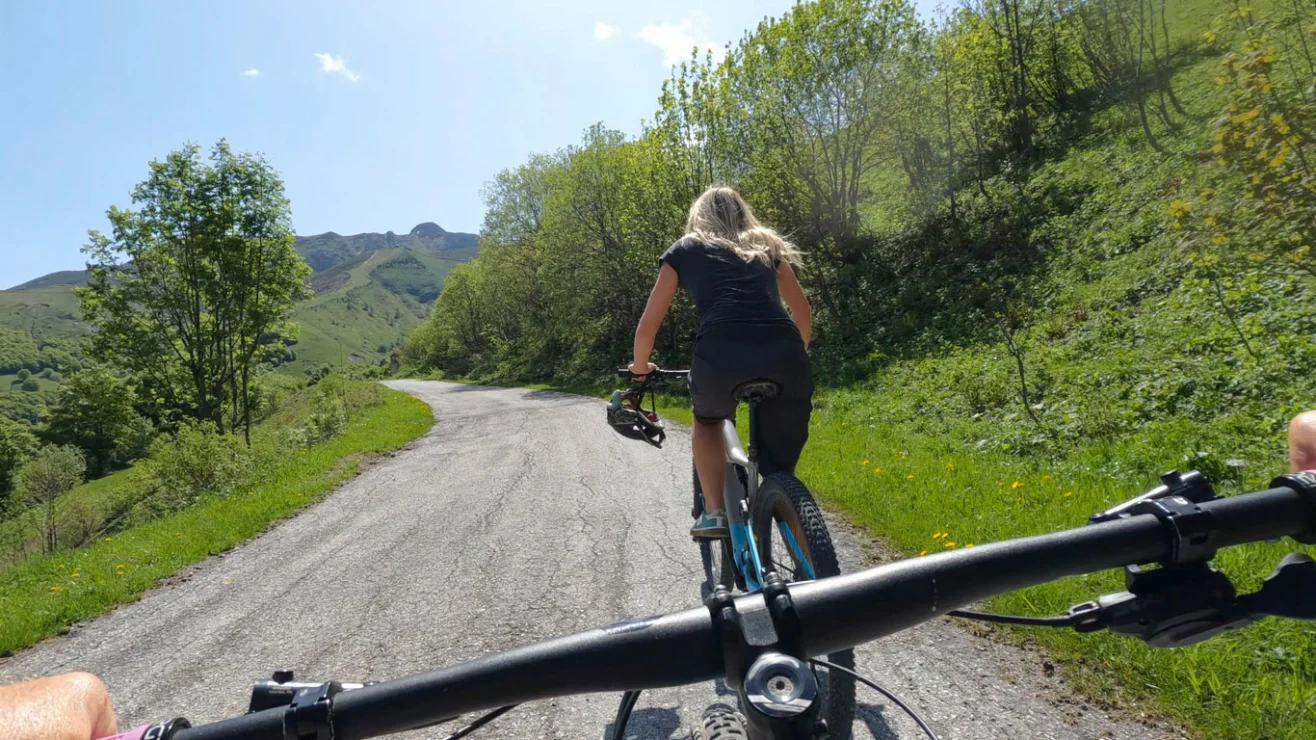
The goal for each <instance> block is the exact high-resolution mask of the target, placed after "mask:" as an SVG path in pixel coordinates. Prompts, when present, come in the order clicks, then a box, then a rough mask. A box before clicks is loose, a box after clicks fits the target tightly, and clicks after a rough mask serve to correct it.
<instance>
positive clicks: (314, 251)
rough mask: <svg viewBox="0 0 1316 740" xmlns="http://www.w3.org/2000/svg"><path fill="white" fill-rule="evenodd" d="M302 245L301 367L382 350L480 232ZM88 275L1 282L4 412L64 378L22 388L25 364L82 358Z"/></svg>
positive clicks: (38, 398) (18, 411)
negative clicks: (306, 268) (80, 293)
mask: <svg viewBox="0 0 1316 740" xmlns="http://www.w3.org/2000/svg"><path fill="white" fill-rule="evenodd" d="M296 244H297V250H298V252H299V253H301V254H302V256H303V257H305V258H306V259H307V261H308V262H309V263H310V264H311V265H312V267H313V268H315V270H316V271H315V273H314V274H313V275H312V278H311V286H312V288H313V289H314V291H315V296H314V297H313V298H311V299H310V300H309V301H307V302H306V303H304V304H302V305H301V306H299V307H298V308H297V311H296V313H295V315H294V319H295V321H296V322H297V323H298V324H299V325H300V336H299V337H298V341H297V344H295V345H293V346H292V348H291V349H292V352H293V356H294V357H295V359H294V360H292V361H290V362H286V363H285V364H283V365H282V366H280V370H281V371H283V372H289V373H295V374H298V375H300V374H302V373H304V372H309V371H311V370H312V369H314V368H316V367H318V366H320V365H324V364H328V365H333V366H337V365H339V364H340V363H371V364H377V363H379V362H380V361H381V360H383V359H385V358H386V357H387V356H388V354H389V353H390V352H391V351H392V350H393V349H394V348H395V347H396V346H398V344H400V343H401V341H402V339H403V338H404V337H405V336H406V334H407V332H409V331H410V330H411V328H412V327H413V326H415V325H416V324H417V323H418V322H419V321H420V320H421V319H423V318H424V317H425V316H427V315H428V314H429V310H430V306H431V304H432V303H433V302H434V298H435V297H436V296H437V295H438V294H439V291H440V290H441V289H442V287H443V280H444V277H445V276H446V275H447V274H448V272H449V271H450V270H451V269H452V268H453V267H454V266H455V265H457V264H459V263H460V262H463V261H466V260H469V259H471V258H472V257H474V255H475V251H476V247H475V235H474V234H462V233H455V232H447V231H444V230H443V229H441V228H439V227H438V226H437V225H435V224H432V223H423V224H420V225H418V226H416V228H414V229H412V230H411V232H410V233H408V234H404V235H401V236H399V235H395V234H393V232H387V233H384V234H378V233H372V234H356V235H352V236H339V235H338V234H334V233H332V232H330V233H326V234H317V235H315V236H308V237H301V236H299V237H297V242H296ZM85 283H86V273H85V272H83V271H78V270H68V271H63V272H55V273H51V274H49V275H45V276H42V277H39V278H37V279H35V280H31V281H28V282H26V283H23V284H22V285H19V286H17V287H14V288H11V289H9V290H0V331H3V330H6V329H7V330H10V331H11V332H14V331H16V332H18V334H17V335H12V334H11V335H6V336H8V337H9V338H10V339H13V340H15V341H12V342H9V341H0V414H5V415H6V416H10V417H12V418H24V419H28V420H35V419H36V418H38V417H39V416H40V415H41V413H42V412H43V410H44V409H45V406H46V404H47V402H48V401H49V400H50V399H52V398H53V396H54V390H55V388H57V387H58V382H57V380H51V379H50V378H40V379H39V383H38V384H39V385H40V389H39V390H37V391H23V390H22V389H21V385H22V384H21V382H15V381H16V380H17V375H16V373H17V371H18V369H19V368H20V367H24V366H26V367H27V369H28V370H29V371H30V372H32V373H33V374H38V373H42V372H45V371H47V370H49V371H51V372H55V373H58V372H67V371H68V370H70V369H73V370H76V369H77V367H78V366H79V364H80V363H79V360H80V356H79V353H78V348H77V343H78V341H79V340H80V338H81V337H83V336H84V335H85V334H86V333H87V331H88V327H87V325H86V324H85V323H84V322H82V320H81V319H80V318H79V316H78V301H77V298H76V297H75V296H74V295H73V293H72V288H73V287H76V286H78V285H83V284H85ZM4 339H5V337H2V336H0V340H4ZM18 339H22V341H17V340H18ZM7 354H12V355H14V356H13V357H7V356H6V355H7ZM20 355H21V356H20ZM55 377H56V378H58V375H56V376H55Z"/></svg>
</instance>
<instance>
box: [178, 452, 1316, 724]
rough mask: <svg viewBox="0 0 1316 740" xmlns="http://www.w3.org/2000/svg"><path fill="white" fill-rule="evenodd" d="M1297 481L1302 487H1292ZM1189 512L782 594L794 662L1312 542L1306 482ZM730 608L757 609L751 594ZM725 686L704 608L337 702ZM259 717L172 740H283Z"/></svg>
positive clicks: (1314, 487) (416, 719)
mask: <svg viewBox="0 0 1316 740" xmlns="http://www.w3.org/2000/svg"><path fill="white" fill-rule="evenodd" d="M1304 475H1305V474H1304ZM1272 485H1273V486H1275V487H1273V488H1271V489H1269V490H1265V491H1260V492H1257V493H1250V494H1243V495H1239V496H1234V497H1229V498H1221V499H1215V500H1211V501H1206V502H1203V503H1201V504H1199V505H1198V507H1199V508H1198V509H1196V510H1194V513H1193V515H1192V524H1191V526H1187V525H1186V524H1185V521H1186V519H1185V518H1184V517H1180V518H1179V519H1175V517H1174V515H1165V516H1161V515H1157V514H1153V513H1137V514H1133V515H1129V516H1126V517H1123V518H1119V519H1115V520H1112V521H1104V522H1099V523H1095V524H1089V525H1088V526H1085V527H1081V528H1078V529H1071V530H1066V531H1063V532H1056V533H1052V534H1044V535H1037V536H1033V537H1023V538H1020V539H1014V540H1007V541H1003V542H998V543H991V544H984V545H979V546H977V547H974V548H973V549H965V550H956V551H951V552H945V553H939V554H936V555H931V556H926V557H922V558H917V559H912V560H904V561H900V562H895V563H890V564H887V565H883V566H879V567H875V568H871V569H868V570H865V571H861V572H858V573H853V574H850V575H842V576H836V577H833V578H828V579H826V580H822V581H814V582H807V583H799V584H794V585H791V586H789V593H790V598H791V600H792V601H793V603H794V608H795V611H796V613H797V614H798V616H799V623H800V626H801V630H800V632H801V634H802V636H803V639H804V648H805V651H806V652H807V653H808V655H810V656H821V655H825V654H827V653H831V652H835V651H838V650H842V649H845V648H849V647H853V646H855V645H859V644H861V643H865V642H869V641H872V640H876V639H878V638H881V637H884V636H886V635H890V634H893V633H895V632H898V631H900V630H903V629H907V628H909V627H912V626H914V625H916V624H919V623H920V622H925V621H927V620H929V619H932V618H934V617H937V616H940V615H943V614H946V613H947V612H950V611H952V610H955V609H957V608H959V607H963V606H966V605H968V604H971V603H974V602H977V601H981V600H983V599H985V598H988V597H991V596H994V595H997V594H1001V593H1005V592H1008V591H1013V590H1016V589H1020V588H1024V587H1027V586H1033V585H1037V584H1041V583H1046V582H1048V581H1053V580H1056V579H1059V578H1064V577H1067V576H1074V575H1081V574H1084V573H1091V572H1096V571H1101V570H1107V569H1110V568H1118V567H1122V566H1131V565H1138V564H1146V563H1153V562H1166V563H1169V562H1172V561H1173V559H1174V558H1175V557H1177V555H1178V554H1179V553H1180V552H1181V549H1180V548H1181V545H1182V544H1183V541H1184V540H1185V539H1187V538H1200V537H1206V538H1208V539H1209V540H1210V543H1211V545H1212V546H1214V547H1217V548H1218V547H1227V546H1231V545H1238V544H1243V543H1248V542H1257V541H1263V540H1271V539H1277V538H1280V537H1284V536H1288V537H1293V538H1295V539H1298V540H1299V541H1311V540H1312V539H1313V537H1316V476H1307V477H1303V476H1301V475H1299V476H1283V477H1281V478H1277V479H1276V480H1275V481H1274V482H1273V483H1272ZM735 603H736V605H737V607H738V608H742V609H743V610H745V611H749V610H753V609H755V608H756V604H757V608H760V609H761V608H762V604H763V596H762V594H761V593H756V594H748V595H743V596H739V597H737V598H736V599H735ZM724 675H725V666H724V664H723V653H722V651H721V649H720V646H719V632H718V630H717V628H716V627H715V625H714V621H713V618H712V616H711V615H710V611H709V609H707V608H702V607H701V608H695V609H689V610H686V611H682V612H676V613H672V614H666V615H661V616H656V617H649V618H646V619H638V620H633V621H629V622H621V623H618V624H614V625H610V626H607V627H602V628H598V629H592V630H589V631H586V632H581V633H578V634H575V635H570V636H566V637H559V638H556V639H553V640H548V641H546V642H541V643H537V644H533V645H527V646H523V647H520V648H516V649H514V650H510V651H508V652H504V653H499V654H496V655H491V656H486V657H484V658H480V659H477V660H473V661H470V662H467V663H461V664H458V665H455V666H451V667H448V668H443V669H440V670H436V671H431V672H428V673H422V674H418V675H415V676H410V677H408V678H402V679H399V680H395V681H388V682H384V683H378V684H373V685H368V686H365V687H363V688H359V689H354V690H352V691H344V692H342V693H340V694H338V695H337V697H336V698H335V700H334V701H333V704H332V716H333V726H334V729H335V734H334V737H335V738H338V739H339V740H358V739H359V738H368V737H374V736H377V735H382V734H388V733H393V732H401V731H403V730H408V729H415V728H419V727H424V726H427V725H432V724H435V723H437V722H440V721H443V720H446V719H451V718H453V717H456V716H458V715H461V714H465V713H468V712H474V711H479V710H486V709H493V708H497V707H502V706H506V705H510V704H517V703H522V702H527V701H533V700H539V699H548V698H553V697H560V696H568V695H574V694H583V693H592V692H605V691H630V690H639V689H652V688H664V687H672V686H681V685H685V684H690V683H697V682H702V681H707V680H711V679H714V678H718V677H722V676H724ZM283 720H284V711H283V710H282V709H268V710H265V711H260V712H254V713H252V714H248V715H245V716H243V717H238V718H235V719H230V720H224V721H221V722H217V723H215V724H211V725H206V726H203V727H198V728H194V729H185V730H180V731H178V732H176V733H175V734H174V735H173V736H172V737H171V740H282V739H283V737H284V729H283Z"/></svg>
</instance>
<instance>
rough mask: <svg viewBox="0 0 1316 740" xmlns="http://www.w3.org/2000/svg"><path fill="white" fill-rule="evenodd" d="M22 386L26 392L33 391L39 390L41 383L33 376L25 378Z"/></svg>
mask: <svg viewBox="0 0 1316 740" xmlns="http://www.w3.org/2000/svg"><path fill="white" fill-rule="evenodd" d="M22 388H23V390H25V391H27V392H28V393H35V392H37V391H39V390H41V384H40V383H38V382H37V381H36V379H35V378H28V379H27V380H24V381H23V386H22Z"/></svg>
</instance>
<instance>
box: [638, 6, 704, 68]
mask: <svg viewBox="0 0 1316 740" xmlns="http://www.w3.org/2000/svg"><path fill="white" fill-rule="evenodd" d="M706 21H707V19H706V18H705V17H704V16H703V15H702V14H696V16H695V17H694V18H683V19H682V20H681V22H680V23H659V24H657V25H654V24H650V25H647V26H645V27H644V28H641V29H640V33H639V37H640V38H641V39H643V40H644V41H647V42H649V43H650V44H653V45H654V46H656V47H658V48H659V49H662V51H663V64H665V65H667V66H669V67H670V66H672V65H674V64H676V63H678V62H681V61H684V60H686V59H689V58H690V50H691V49H695V48H698V49H699V53H700V56H702V55H703V53H704V52H705V51H709V52H712V54H713V59H714V60H721V59H722V56H723V54H724V52H725V50H724V49H723V48H722V47H721V46H720V45H719V44H717V43H714V42H712V41H709V40H707V38H706V37H705V35H704V30H703V26H705V25H707V23H706Z"/></svg>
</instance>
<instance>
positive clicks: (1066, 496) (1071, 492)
mask: <svg viewBox="0 0 1316 740" xmlns="http://www.w3.org/2000/svg"><path fill="white" fill-rule="evenodd" d="M1073 495H1074V492H1073V491H1065V498H1069V497H1070V496H1073Z"/></svg>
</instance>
